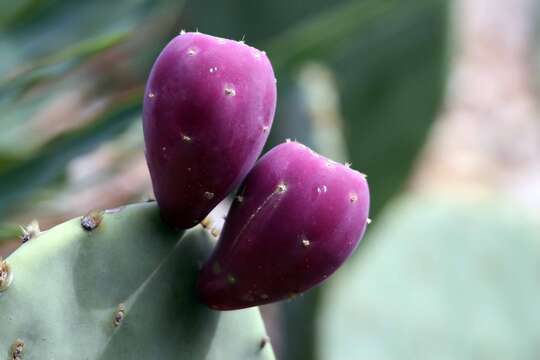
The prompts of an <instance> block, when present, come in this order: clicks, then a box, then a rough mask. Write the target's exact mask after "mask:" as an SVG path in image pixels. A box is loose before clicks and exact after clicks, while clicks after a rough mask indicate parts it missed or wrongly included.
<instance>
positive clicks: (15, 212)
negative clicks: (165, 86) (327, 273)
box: [0, 0, 540, 360]
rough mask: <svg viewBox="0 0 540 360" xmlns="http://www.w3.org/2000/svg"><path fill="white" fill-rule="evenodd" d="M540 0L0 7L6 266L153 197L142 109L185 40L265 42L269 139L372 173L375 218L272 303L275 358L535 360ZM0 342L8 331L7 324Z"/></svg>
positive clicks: (128, 1) (31, 1)
mask: <svg viewBox="0 0 540 360" xmlns="http://www.w3.org/2000/svg"><path fill="white" fill-rule="evenodd" d="M536 10H537V7H536V3H535V1H534V0H516V1H514V0H501V1H499V2H497V3H496V4H494V3H493V2H491V1H489V0H456V1H444V0H336V1H331V2H330V1H323V0H312V1H297V2H295V1H284V0H272V1H269V0H260V1H247V0H234V1H228V2H224V1H223V2H221V1H209V0H206V1H205V0H203V1H195V0H193V1H191V0H186V1H173V0H159V1H149V0H118V1H114V2H113V1H104V0H95V1H91V2H89V1H80V0H75V1H66V0H47V1H40V0H19V1H3V2H1V3H0V29H1V32H0V126H1V127H2V131H0V255H2V254H3V255H7V254H9V253H10V252H11V251H13V250H14V249H15V248H16V247H17V246H18V243H19V241H18V240H17V237H18V236H19V235H20V233H21V230H20V228H19V225H25V224H28V223H29V222H30V221H32V220H33V219H37V220H39V223H40V226H41V228H42V229H47V228H49V227H51V226H53V225H55V224H58V223H60V222H62V221H64V220H66V219H68V218H71V217H74V216H78V215H80V214H83V213H86V212H87V211H89V210H91V209H95V208H100V209H102V208H112V207H116V206H119V205H122V204H125V203H130V202H137V201H142V200H145V199H148V198H152V190H151V186H150V179H149V175H148V173H147V168H146V164H145V161H144V155H143V146H144V145H143V141H142V129H141V120H140V114H141V103H142V94H143V88H144V84H145V81H146V77H147V75H148V73H149V71H150V68H151V65H152V62H153V61H154V59H155V58H156V56H157V55H158V54H159V51H160V50H161V49H162V47H163V46H164V45H165V44H166V43H167V42H168V41H169V40H170V39H171V38H172V37H174V36H175V35H177V34H178V33H179V32H180V30H182V29H185V30H186V31H196V30H198V31H201V32H204V33H209V34H212V35H216V36H221V37H227V38H232V39H238V40H240V39H245V41H246V42H247V43H248V44H250V45H253V46H255V47H257V48H259V49H262V50H265V51H266V52H267V53H268V56H269V58H270V59H271V61H272V63H273V65H274V69H275V72H276V76H277V79H278V94H279V99H278V109H277V114H276V119H275V121H274V127H273V129H272V132H271V134H270V141H269V144H268V146H267V148H268V147H270V146H273V145H275V144H277V143H279V142H282V141H283V140H284V139H285V138H296V139H298V140H299V141H302V142H304V143H306V144H308V145H310V146H312V147H314V148H316V149H317V150H318V151H319V152H321V153H323V154H324V155H327V156H329V157H332V158H334V159H336V160H338V161H342V162H346V161H350V162H351V163H352V166H353V167H354V168H356V169H358V170H360V171H362V172H364V173H367V174H368V181H369V184H370V188H371V192H372V210H371V217H372V218H373V224H372V225H370V229H369V230H368V233H367V236H366V239H365V240H364V241H363V242H362V244H361V246H360V247H359V250H358V251H357V253H356V254H355V256H354V257H353V258H352V259H351V261H349V262H348V263H347V264H346V266H345V267H344V268H343V269H342V270H340V271H339V272H338V273H337V274H336V276H335V277H333V278H332V279H330V281H328V282H327V283H326V284H325V285H324V286H322V287H319V288H317V289H315V290H313V291H310V292H308V293H307V294H305V295H303V296H300V297H298V298H296V299H292V300H290V301H287V302H284V303H282V304H276V305H269V306H266V307H264V308H263V314H264V317H265V320H266V324H267V327H268V328H269V331H270V333H271V335H272V342H273V344H274V347H275V350H276V353H277V356H278V358H279V359H343V360H351V359H370V360H376V359H395V358H398V357H399V358H401V359H403V358H405V359H434V358H437V359H490V360H492V359H495V358H498V359H518V358H519V359H538V357H539V356H540V345H538V344H540V311H538V310H537V309H538V304H540V292H539V290H540V251H539V250H540V124H539V121H538V111H537V108H538V103H537V96H536V88H535V83H534V81H533V79H535V78H536V75H535V69H536V67H535V66H534V64H535V61H536V60H535V56H536V49H537V47H536V46H535V39H536V38H535V37H534V36H533V34H534V29H535V21H536V18H535V16H536V15H535V14H537V11H536ZM0 332H1V330H0Z"/></svg>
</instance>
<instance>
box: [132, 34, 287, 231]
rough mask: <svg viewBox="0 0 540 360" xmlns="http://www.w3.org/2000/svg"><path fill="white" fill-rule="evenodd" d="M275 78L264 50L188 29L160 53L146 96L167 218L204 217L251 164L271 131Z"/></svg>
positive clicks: (175, 222)
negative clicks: (188, 30) (188, 31)
mask: <svg viewBox="0 0 540 360" xmlns="http://www.w3.org/2000/svg"><path fill="white" fill-rule="evenodd" d="M275 108H276V81H275V76H274V72H273V70H272V65H271V64H270V61H269V60H268V57H267V56H266V54H265V53H264V51H259V50H257V49H255V48H253V47H250V46H247V45H245V44H244V43H242V42H238V41H234V40H227V39H222V38H217V37H213V36H209V35H204V34H201V33H183V34H181V35H179V36H177V37H175V38H174V39H173V40H172V41H171V42H170V43H169V44H168V45H167V46H166V47H165V49H163V51H162V52H161V54H160V55H159V57H158V59H157V60H156V62H155V64H154V66H153V68H152V71H151V73H150V77H149V79H148V83H147V85H146V93H145V98H144V111H143V129H144V139H145V144H146V160H147V162H148V167H149V169H150V175H151V177H152V185H153V188H154V193H155V196H156V200H157V201H158V204H159V207H160V210H161V214H162V217H163V219H164V220H165V221H166V222H167V223H169V224H170V225H172V226H174V227H175V228H189V227H192V226H193V225H195V224H197V223H198V222H200V221H201V220H202V219H203V218H204V217H205V216H206V215H207V214H208V213H209V212H210V211H211V210H212V208H213V207H215V206H216V205H217V204H218V203H219V202H220V201H221V200H222V199H223V198H224V197H225V196H226V195H227V194H228V193H229V192H230V191H232V190H233V188H234V187H236V186H237V185H238V184H239V183H240V182H241V181H242V179H243V178H244V177H245V175H246V174H247V172H248V171H249V170H250V169H251V167H252V166H253V164H254V163H255V161H256V159H257V157H258V156H259V154H260V152H261V150H262V147H263V145H264V143H265V141H266V139H267V137H268V133H269V130H270V127H271V126H272V121H273V118H274V112H275Z"/></svg>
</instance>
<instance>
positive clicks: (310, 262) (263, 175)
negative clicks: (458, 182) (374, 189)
mask: <svg viewBox="0 0 540 360" xmlns="http://www.w3.org/2000/svg"><path fill="white" fill-rule="evenodd" d="M369 201H370V198H369V188H368V184H367V181H366V178H365V176H364V175H363V174H361V173H359V172H357V171H355V170H353V169H350V168H349V167H348V166H346V165H342V164H338V163H336V162H333V161H331V160H329V159H326V158H324V157H322V156H320V155H318V154H316V153H315V152H313V151H312V150H310V149H309V148H308V147H306V146H304V145H302V144H300V143H297V142H287V143H283V144H281V145H278V146H276V147H275V148H274V149H272V150H271V151H270V152H268V153H267V154H266V155H265V156H263V157H262V158H261V159H260V160H259V162H258V163H257V164H256V165H255V167H254V168H253V170H252V171H251V172H250V173H249V174H248V176H247V178H246V179H245V180H244V183H243V184H242V187H241V189H240V191H239V194H238V196H237V197H236V199H235V201H234V203H233V205H232V207H231V209H230V211H229V214H228V216H227V220H226V222H225V225H224V228H223V231H222V233H221V237H220V239H219V242H218V244H217V247H216V249H215V251H214V253H213V254H212V256H211V257H210V259H209V260H208V261H207V262H206V263H205V265H204V266H203V268H202V269H201V272H200V273H199V278H198V283H197V290H198V293H199V297H200V299H201V301H202V302H203V303H205V304H206V305H208V306H209V307H211V308H214V309H217V310H234V309H241V308H245V307H250V306H256V305H262V304H266V303H270V302H274V301H278V300H282V299H285V298H290V297H292V296H294V295H296V294H299V293H302V292H304V291H306V290H308V289H309V288H311V287H313V286H315V285H317V284H319V283H321V282H322V281H324V280H325V279H327V278H328V277H329V276H330V275H331V274H332V273H333V272H334V271H336V270H337V269H338V268H339V267H340V266H341V265H342V264H343V262H344V261H345V260H346V259H347V258H348V257H349V256H350V255H351V253H352V252H353V251H354V249H355V248H356V247H357V245H358V243H359V241H360V239H361V238H362V236H363V234H364V232H365V229H366V226H367V222H368V213H369Z"/></svg>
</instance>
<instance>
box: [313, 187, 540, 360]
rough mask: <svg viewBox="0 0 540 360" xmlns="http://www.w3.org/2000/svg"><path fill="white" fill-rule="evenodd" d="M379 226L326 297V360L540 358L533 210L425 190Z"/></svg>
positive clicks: (322, 340)
mask: <svg viewBox="0 0 540 360" xmlns="http://www.w3.org/2000/svg"><path fill="white" fill-rule="evenodd" d="M501 204H504V206H501ZM378 222H379V224H378V225H377V227H376V228H375V229H373V230H374V231H371V232H369V233H368V237H369V241H370V242H369V246H367V247H366V248H365V249H364V251H362V252H360V254H359V256H358V257H356V258H354V259H353V261H352V262H350V263H348V264H347V265H346V266H345V267H344V268H343V269H342V271H340V272H339V273H338V274H337V276H336V278H335V280H334V281H333V282H332V283H331V285H330V286H329V287H328V289H327V291H326V292H325V295H326V296H325V298H324V301H323V302H324V307H323V308H322V309H323V311H322V314H321V317H320V318H319V319H318V326H319V333H320V337H319V342H318V344H317V346H318V347H319V349H320V351H321V355H322V358H323V359H329V360H348V359H372V360H383V359H396V358H402V359H434V358H437V359H464V360H467V359H471V360H472V359H475V360H480V359H486V360H487V359H495V358H499V359H531V360H532V359H538V356H539V354H540V349H539V348H538V339H539V338H540V327H539V326H538V324H540V312H539V311H538V306H537V305H538V302H539V301H540V291H539V290H540V286H539V283H538V269H540V259H539V257H538V253H539V251H540V243H539V242H538V239H539V237H540V228H539V227H538V221H537V219H535V218H534V216H533V214H531V212H530V211H529V209H527V208H522V207H520V206H519V204H517V203H514V202H512V201H511V199H508V198H504V197H497V196H494V197H489V198H482V199H476V200H471V199H467V197H466V196H464V194H463V193H462V192H461V193H460V192H451V191H449V192H447V193H446V194H444V195H443V194H440V193H439V194H434V193H427V194H426V193H424V194H421V195H420V194H413V195H409V196H406V197H402V198H401V199H399V200H398V201H395V202H394V203H393V204H392V206H389V207H388V208H386V209H385V211H384V214H383V215H382V216H381V217H380V218H379V220H378ZM371 244H377V246H371Z"/></svg>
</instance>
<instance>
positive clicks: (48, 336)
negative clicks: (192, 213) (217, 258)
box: [0, 203, 273, 360]
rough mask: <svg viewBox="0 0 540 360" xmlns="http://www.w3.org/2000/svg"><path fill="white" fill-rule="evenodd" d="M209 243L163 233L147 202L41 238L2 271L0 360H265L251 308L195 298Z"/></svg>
mask: <svg viewBox="0 0 540 360" xmlns="http://www.w3.org/2000/svg"><path fill="white" fill-rule="evenodd" d="M213 243H214V241H213V240H212V239H211V238H210V237H209V236H207V234H206V232H205V231H204V230H202V229H201V228H200V227H197V228H194V229H192V230H189V231H187V232H185V233H178V232H175V231H172V230H170V229H169V228H168V227H166V226H165V225H163V223H162V221H161V220H160V217H159V212H158V209H157V206H156V205H155V203H145V204H139V205H131V206H128V207H126V208H124V209H120V210H116V211H106V212H105V213H98V212H95V213H92V214H90V216H86V217H84V218H82V219H81V218H77V219H73V220H71V221H68V222H66V223H64V224H61V225H58V226H56V227H54V228H52V229H50V230H48V231H46V232H44V233H41V234H40V235H39V236H38V238H34V239H30V240H29V241H28V242H26V243H25V244H24V245H22V246H21V248H19V250H17V251H16V252H15V253H13V254H12V255H11V256H10V257H9V258H7V259H6V260H5V261H4V262H2V266H1V268H0V285H1V286H0V288H1V290H2V291H1V292H0V359H4V358H5V359H24V360H29V359H273V351H272V348H271V345H270V343H269V340H268V337H267V336H266V334H265V330H264V325H263V323H262V320H261V318H260V316H259V312H258V310H257V309H256V308H253V309H248V310H242V311H233V312H226V313H221V312H216V311H212V310H210V309H208V308H207V307H205V306H204V305H201V304H200V303H199V301H198V300H197V298H196V296H195V292H194V286H195V282H196V275H197V272H198V269H199V266H200V264H201V263H202V262H203V261H204V260H205V259H206V257H207V256H208V254H209V252H210V251H211V249H212V247H213V245H214V244H213Z"/></svg>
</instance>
